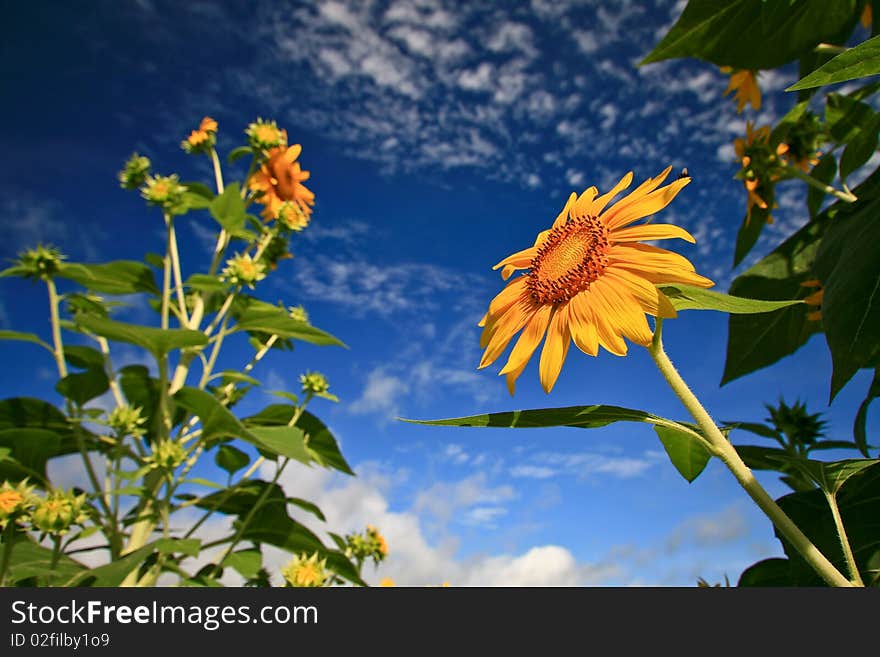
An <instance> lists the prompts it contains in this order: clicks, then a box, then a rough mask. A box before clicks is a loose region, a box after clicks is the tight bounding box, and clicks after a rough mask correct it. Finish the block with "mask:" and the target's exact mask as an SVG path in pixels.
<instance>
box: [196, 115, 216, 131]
mask: <svg viewBox="0 0 880 657" xmlns="http://www.w3.org/2000/svg"><path fill="white" fill-rule="evenodd" d="M199 130H201V131H202V132H217V122H216V121H215V120H214V119H212V118H211V117H210V116H206V117H205V118H203V119H202V122H201V123H200V124H199Z"/></svg>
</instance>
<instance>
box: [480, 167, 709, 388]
mask: <svg viewBox="0 0 880 657" xmlns="http://www.w3.org/2000/svg"><path fill="white" fill-rule="evenodd" d="M671 169H672V167H669V168H667V169H666V170H665V171H663V172H662V173H661V174H660V175H658V176H657V177H655V178H649V179H648V180H646V181H645V182H643V183H642V184H641V185H639V186H638V187H637V188H636V189H635V190H633V191H632V192H630V193H629V194H628V195H626V196H624V197H623V198H622V199H620V200H619V201H617V202H616V203H612V200H613V199H614V198H615V197H616V196H617V195H618V194H619V193H620V192H621V191H623V190H624V189H626V188H627V187H629V186H630V184H631V183H632V179H633V176H632V173H628V174H627V175H626V176H624V177H623V178H622V179H621V180H620V182H619V183H618V184H617V185H615V186H614V188H612V189H611V190H610V191H609V192H607V193H606V194H602V195H601V196H600V195H599V193H598V190H597V189H596V188H595V187H590V188H589V189H587V190H586V191H584V192H583V194H581V195H580V196H578V195H577V194H572V195H571V196H570V197H569V199H568V202H567V203H566V204H565V207H564V208H563V209H562V212H561V213H560V214H559V216H558V217H557V218H556V220H555V221H554V222H553V224H552V226H551V227H550V228H549V229H547V230H545V231H543V232H541V233H540V234H539V235H538V237H537V239H536V240H535V243H534V245H533V246H531V247H529V248H527V249H523V250H522V251H519V252H517V253H514V254H513V255H511V256H509V257H507V258H505V259H504V260H502V261H501V262H499V263H498V264H497V265H495V269H501V270H502V277H503V278H504V279H508V278H510V277H511V276H512V275H513V274H514V272H516V271H519V270H522V271H523V274H522V275H520V276H517V277H515V278H513V279H512V280H511V281H510V282H509V283H508V284H507V286H506V287H505V288H504V289H503V290H502V291H501V292H500V293H499V294H498V295H497V296H496V297H495V298H494V299H493V300H492V302H491V303H490V304H489V309H488V311H487V312H486V314H485V316H484V317H483V319H482V320H481V322H480V326H482V327H483V332H482V335H481V337H480V346H481V347H482V348H483V349H484V350H485V351H484V353H483V358H482V360H481V361H480V367H481V368H483V367H487V366H488V365H491V364H492V363H493V362H495V360H497V359H498V357H499V356H500V355H501V354H502V352H503V351H504V350H505V349H506V347H507V345H508V344H510V343H511V342H513V339H514V336H515V335H516V333H518V332H519V331H522V333H521V334H520V336H519V338H518V339H517V340H516V343H515V344H514V346H513V349H512V350H511V352H510V356H509V357H508V360H507V363H506V364H505V365H504V367H503V368H502V369H501V372H500V373H501V374H505V375H506V376H507V386H508V390H509V391H510V393H511V394H513V392H514V387H515V384H516V380H517V378H518V377H519V376H520V374H522V372H523V370H524V369H525V367H526V364H527V363H528V361H529V359H530V358H531V357H532V354H533V353H534V352H535V350H536V349H537V348H538V345H539V344H540V343H541V341H542V339H543V340H544V345H543V348H542V350H541V357H540V363H539V378H540V381H541V385H542V387H543V388H544V390H545V391H546V392H550V390H551V389H552V388H553V386H554V385H555V383H556V379H557V378H558V376H559V372H560V370H561V369H562V364H563V362H564V361H565V358H566V355H567V353H568V348H569V345H570V343H571V342H574V344H575V345H576V346H577V347H578V348H579V349H580V350H581V351H583V352H584V353H586V354H589V355H591V356H595V355H597V354H598V350H599V347H600V346H601V347H603V348H604V349H606V350H607V351H610V352H611V353H613V354H615V355H618V356H623V355H625V354H626V353H627V344H626V342H625V341H624V338H626V339H628V340H630V341H631V342H634V343H636V344H639V345H643V346H648V345H649V344H650V343H651V339H652V337H653V335H652V332H651V329H650V327H649V326H648V322H647V320H646V318H645V316H646V314H647V315H652V316H654V317H674V316H675V314H676V312H675V309H674V308H673V307H672V304H671V303H670V302H669V300H668V299H667V298H666V297H665V296H664V295H663V294H662V293H661V292H660V291H659V290H658V289H657V287H656V286H657V285H658V284H664V283H686V284H689V285H697V286H700V287H711V286H712V285H713V283H712V281H710V280H709V279H707V278H704V277H703V276H700V275H699V274H697V273H696V271H695V270H694V267H693V265H691V263H690V262H689V261H688V260H687V259H685V258H683V257H682V256H679V255H677V254H675V253H672V252H671V251H667V250H665V249H661V248H658V247H655V246H650V245H647V244H641V243H640V242H641V241H644V240H658V239H667V238H675V237H678V238H682V239H685V240H687V241H689V242H694V238H693V237H691V235H690V233H688V232H687V231H686V230H684V229H682V228H679V227H678V226H674V225H670V224H639V225H634V224H635V222H636V221H638V220H639V219H642V218H644V217H648V216H650V215H652V214H654V213H656V212H658V211H660V210H662V209H663V208H665V207H666V206H667V205H668V204H669V203H670V201H672V199H673V198H675V196H676V195H677V194H678V192H679V191H681V189H682V188H683V187H684V186H685V185H687V184H688V183H689V182H690V178H689V177H688V176H686V175H682V176H680V177H679V178H678V179H676V180H674V181H673V182H671V183H669V184H667V185H664V186H661V184H662V183H663V182H664V181H665V180H666V178H667V177H668V175H669V172H670V171H671Z"/></svg>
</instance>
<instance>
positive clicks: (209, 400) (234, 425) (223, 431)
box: [174, 386, 256, 442]
mask: <svg viewBox="0 0 880 657" xmlns="http://www.w3.org/2000/svg"><path fill="white" fill-rule="evenodd" d="M174 401H175V402H176V403H177V404H179V405H180V406H182V407H183V408H185V409H186V410H188V411H189V412H190V413H192V414H193V415H196V416H198V418H199V421H200V422H201V425H202V440H205V441H211V440H213V439H215V438H227V437H228V438H245V439H247V440H248V441H249V442H255V441H256V438H255V437H254V436H253V435H252V434H250V433H249V432H248V430H247V429H245V428H244V426H242V424H241V422H239V421H238V418H237V417H235V416H234V415H233V414H232V413H231V412H230V411H229V409H227V408H226V407H225V406H223V404H221V403H220V402H219V401H218V400H217V398H216V397H214V395H212V394H210V393H207V392H205V391H204V390H199V389H198V388H191V387H189V386H184V387H183V388H181V389H180V390H178V391H177V392H176V393H174Z"/></svg>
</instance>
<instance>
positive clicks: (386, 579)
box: [379, 577, 397, 588]
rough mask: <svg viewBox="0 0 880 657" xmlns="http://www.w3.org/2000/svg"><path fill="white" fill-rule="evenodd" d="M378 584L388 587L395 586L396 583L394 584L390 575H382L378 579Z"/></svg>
mask: <svg viewBox="0 0 880 657" xmlns="http://www.w3.org/2000/svg"><path fill="white" fill-rule="evenodd" d="M379 586H381V587H385V588H390V587H393V586H397V584H395V583H394V580H393V579H391V578H390V577H383V578H382V579H380V580H379Z"/></svg>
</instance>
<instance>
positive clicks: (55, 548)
mask: <svg viewBox="0 0 880 657" xmlns="http://www.w3.org/2000/svg"><path fill="white" fill-rule="evenodd" d="M60 556H61V537H60V536H53V537H52V558H51V560H50V561H49V573H50V574H51V573H54V572H55V567H56V566H57V565H58V558H59V557H60ZM47 582H48V577H47Z"/></svg>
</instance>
